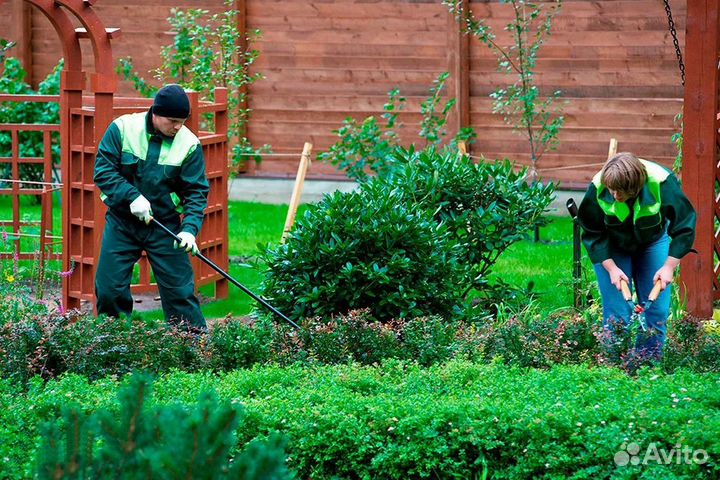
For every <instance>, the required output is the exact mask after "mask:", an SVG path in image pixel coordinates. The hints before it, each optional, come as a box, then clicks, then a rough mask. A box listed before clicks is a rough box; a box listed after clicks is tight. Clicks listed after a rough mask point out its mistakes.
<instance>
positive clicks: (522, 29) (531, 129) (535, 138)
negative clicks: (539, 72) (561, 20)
mask: <svg viewBox="0 0 720 480" xmlns="http://www.w3.org/2000/svg"><path fill="white" fill-rule="evenodd" d="M466 3H467V2H463V1H461V0H443V4H445V5H446V6H447V7H448V9H449V11H450V13H451V14H452V15H454V16H455V18H456V19H457V21H458V22H459V23H460V28H461V29H462V31H463V32H465V33H467V34H471V35H474V36H475V37H477V38H478V40H480V41H481V42H482V43H484V44H485V45H486V46H487V47H488V48H490V50H492V52H493V53H495V55H496V56H497V59H498V68H499V70H500V71H502V72H506V73H508V74H510V75H515V76H516V80H515V82H514V83H513V84H511V85H509V86H508V87H505V88H498V89H497V90H496V91H495V92H494V93H492V94H491V95H490V96H491V97H492V98H493V99H494V100H495V101H494V103H493V113H497V114H500V115H502V117H503V119H504V120H505V123H506V124H508V125H512V126H513V127H514V129H515V131H516V132H518V133H519V134H521V135H523V136H524V137H525V138H526V139H527V141H528V145H529V150H530V160H531V165H532V171H531V174H534V173H535V171H536V170H537V162H538V160H540V157H542V155H543V153H544V152H545V151H547V150H553V149H555V148H556V147H557V144H558V133H559V131H560V128H561V127H562V126H563V124H564V118H563V116H562V115H560V113H561V110H562V105H560V104H559V102H558V101H557V100H558V99H559V97H560V94H561V92H560V91H559V90H558V91H555V92H552V93H550V94H547V95H543V94H541V92H540V90H539V89H538V87H537V85H535V69H536V67H537V58H538V52H539V50H540V47H541V46H542V45H543V43H544V42H545V39H546V37H547V36H549V35H550V28H551V26H552V21H553V19H554V17H555V15H557V14H558V13H559V12H560V7H561V5H562V0H553V1H551V2H543V3H531V2H528V1H525V0H508V1H506V2H502V3H509V4H511V7H512V13H513V20H512V21H511V23H509V24H507V25H506V26H505V30H506V31H508V32H509V33H510V34H511V35H512V39H513V44H512V45H510V46H509V47H506V46H503V45H500V44H499V43H497V42H496V37H495V34H494V33H493V31H492V29H491V28H490V27H489V26H488V25H487V24H486V23H485V22H484V21H483V20H482V19H476V18H475V17H474V16H473V13H472V11H471V10H470V9H469V8H466V6H465V5H466Z"/></svg>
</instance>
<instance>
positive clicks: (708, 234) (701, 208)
mask: <svg viewBox="0 0 720 480" xmlns="http://www.w3.org/2000/svg"><path fill="white" fill-rule="evenodd" d="M719 9H720V0H688V2H687V26H686V34H685V66H686V77H685V101H684V104H683V105H684V106H683V123H684V125H683V135H684V146H683V166H682V186H683V190H684V191H685V194H686V195H687V197H688V199H690V202H692V204H693V206H694V207H695V209H696V211H697V228H696V238H695V249H696V250H697V251H698V254H697V255H695V254H689V255H686V256H685V257H684V258H683V260H682V263H681V266H680V280H681V295H683V297H684V298H685V299H686V300H687V308H688V311H689V312H690V313H691V314H692V315H695V316H697V317H701V318H710V317H711V316H712V306H713V300H714V299H715V298H718V293H719V289H718V277H717V273H716V272H715V270H714V268H713V263H714V259H715V248H716V242H717V239H716V238H715V232H714V228H713V227H714V221H715V215H716V213H715V211H716V209H717V208H718V205H717V202H716V200H715V198H714V197H715V179H716V176H717V174H718V172H717V170H718V169H717V166H716V161H717V160H716V158H717V151H718V147H717V141H718V138H717V137H718V135H717V120H716V114H717V112H718V64H717V63H718V52H720V41H719V39H718V35H720V28H719V22H720V15H719Z"/></svg>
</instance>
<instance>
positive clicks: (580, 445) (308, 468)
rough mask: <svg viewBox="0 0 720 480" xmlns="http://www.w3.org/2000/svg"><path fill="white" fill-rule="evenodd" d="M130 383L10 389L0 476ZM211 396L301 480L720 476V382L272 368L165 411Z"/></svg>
mask: <svg viewBox="0 0 720 480" xmlns="http://www.w3.org/2000/svg"><path fill="white" fill-rule="evenodd" d="M126 381H127V380H123V381H122V382H126ZM120 383H121V382H119V381H118V380H114V379H110V378H106V379H103V380H99V381H97V382H95V383H90V382H88V380H87V379H85V378H84V377H80V376H76V375H68V376H65V377H63V378H61V379H60V380H57V381H50V382H47V383H45V382H43V381H42V380H40V379H34V380H32V381H31V382H30V383H29V385H28V389H27V390H26V391H22V390H19V387H18V386H16V385H15V384H13V383H11V382H9V381H6V380H4V381H1V382H0V438H2V439H3V442H1V443H0V458H2V459H3V462H2V463H0V477H2V478H9V479H16V478H27V476H29V473H30V472H31V471H32V468H31V459H32V458H33V456H34V454H33V452H34V451H35V450H36V449H37V446H38V445H39V444H40V442H39V436H38V425H39V424H41V423H42V422H44V421H46V420H49V419H53V418H55V417H56V416H57V415H58V412H59V411H60V407H61V405H64V404H66V403H68V402H70V401H72V402H76V403H77V404H78V405H80V406H82V407H83V408H85V409H87V410H88V411H90V410H94V409H97V408H101V407H108V406H112V405H114V402H115V400H114V399H115V396H116V392H117V390H118V388H119V384H120ZM208 389H214V390H215V391H216V392H217V394H218V396H219V398H220V399H221V400H229V401H232V402H239V403H241V404H243V405H244V407H245V409H246V412H247V415H245V416H244V418H243V421H242V422H241V424H240V425H239V427H238V430H237V442H238V447H242V446H243V445H245V444H246V443H248V442H250V441H251V440H252V439H255V438H265V437H269V436H271V435H274V434H275V433H276V432H280V433H281V434H283V435H285V436H286V438H287V439H288V444H287V453H288V463H289V467H290V468H291V470H293V471H294V472H295V473H296V474H297V476H298V478H312V479H330V478H349V479H370V478H383V479H395V478H397V479H407V478H484V475H487V478H495V479H511V478H512V479H521V478H575V479H584V478H588V479H590V478H592V479H602V478H653V479H655V478H668V479H669V478H673V479H685V478H686V479H691V478H692V479H698V478H699V479H703V478H708V479H710V478H712V479H714V478H718V477H719V476H720V463H719V462H718V459H720V413H719V412H720V375H718V374H699V373H693V372H689V371H686V370H678V371H677V372H676V373H674V374H672V375H664V374H662V373H660V372H659V371H655V370H641V371H640V372H639V374H638V376H637V377H634V378H633V377H628V376H627V375H625V374H624V373H623V372H621V371H619V370H617V369H612V368H604V367H597V368H590V367H586V366H556V367H553V368H551V369H549V370H534V369H523V368H518V367H508V366H503V365H500V364H491V365H479V364H475V363H471V362H467V361H451V362H448V363H444V364H439V365H436V366H433V367H429V368H424V367H420V366H418V365H417V364H412V363H406V362H400V361H396V360H391V361H387V362H384V363H383V364H381V365H379V366H375V367H360V366H357V365H344V366H314V367H310V366H292V367H285V368H281V367H278V366H266V367H256V368H253V369H252V370H238V371H235V372H230V373H226V374H211V373H197V374H190V373H184V372H174V373H170V374H166V375H163V376H161V377H160V378H158V380H157V381H156V382H155V384H154V397H153V398H154V399H153V402H155V403H156V404H167V403H174V402H181V403H186V404H191V403H193V402H194V401H195V399H196V398H198V395H199V394H200V393H201V392H203V391H206V390H208ZM685 450H687V451H688V452H689V453H688V454H681V453H680V452H682V451H685ZM669 455H672V456H671V457H669ZM693 455H694V457H693ZM663 458H664V459H665V460H664V461H663ZM685 458H688V459H690V462H689V463H686V462H685V460H684V459H685ZM692 458H695V459H696V460H699V461H701V463H693V462H692ZM635 463H637V464H635Z"/></svg>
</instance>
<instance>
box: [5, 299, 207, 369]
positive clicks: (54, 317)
mask: <svg viewBox="0 0 720 480" xmlns="http://www.w3.org/2000/svg"><path fill="white" fill-rule="evenodd" d="M206 342H207V339H206V338H204V337H197V336H196V335H195V334H193V333H192V332H190V331H186V330H182V329H179V328H175V327H168V326H166V325H165V324H164V323H162V322H153V321H151V322H145V321H143V320H140V319H138V318H137V317H130V318H126V317H121V318H118V319H115V318H112V317H99V318H93V317H89V316H81V315H79V314H78V313H77V312H69V313H66V314H64V315H60V314H45V315H37V316H34V317H27V318H22V319H19V320H15V321H10V322H7V323H6V324H4V325H3V326H2V327H1V328H0V356H2V360H0V375H2V377H3V378H10V379H12V380H14V381H17V382H20V383H25V382H26V381H27V380H28V379H29V378H30V377H32V376H33V375H40V376H42V377H43V378H53V377H56V376H58V375H60V374H63V373H66V372H71V373H78V374H82V375H85V376H86V377H87V378H90V379H99V378H102V377H105V376H107V375H124V374H126V373H129V372H131V371H133V370H148V371H152V372H162V371H167V370H170V369H172V368H180V369H184V370H188V371H193V370H197V369H199V368H202V367H205V366H207V364H208V363H209V349H208V347H207V343H206Z"/></svg>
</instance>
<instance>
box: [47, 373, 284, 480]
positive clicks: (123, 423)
mask: <svg viewBox="0 0 720 480" xmlns="http://www.w3.org/2000/svg"><path fill="white" fill-rule="evenodd" d="M150 389H151V381H150V379H149V378H148V377H146V376H143V375H135V376H133V377H131V379H130V382H129V386H128V387H127V388H125V389H123V390H121V391H120V393H119V400H120V408H119V412H114V411H112V410H108V409H100V410H97V411H95V412H94V413H93V414H91V415H89V416H88V415H86V414H85V413H83V412H82V410H81V409H79V408H78V407H64V408H63V417H64V418H63V422H61V424H60V425H58V424H57V423H49V424H46V425H45V426H44V427H43V429H42V430H43V433H42V444H41V446H40V448H39V449H38V461H37V477H38V478H40V479H71V478H74V479H84V478H87V479H105V478H107V479H115V478H127V479H147V478H156V479H168V480H169V479H187V478H192V479H231V478H236V479H243V480H251V479H257V480H261V479H263V480H265V479H283V478H290V475H289V473H288V471H287V468H286V466H285V458H284V457H285V456H284V451H283V449H284V444H285V442H284V441H283V440H282V439H281V437H279V436H277V435H275V436H272V437H271V438H270V439H269V440H266V441H255V442H253V443H251V444H250V445H249V446H248V448H247V450H246V451H245V452H243V453H241V454H240V455H237V456H236V457H235V458H234V459H231V450H232V449H233V447H234V446H235V444H236V438H235V430H236V429H237V427H238V424H239V421H240V417H241V415H243V413H242V410H241V409H240V407H239V406H237V404H233V403H229V402H219V401H218V399H217V395H216V394H215V393H205V394H202V395H201V396H200V398H199V400H198V403H197V404H196V405H195V406H194V407H192V408H187V407H185V406H182V405H168V406H161V407H154V408H151V407H149V406H148V402H149V399H150V396H151V394H150Z"/></svg>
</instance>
